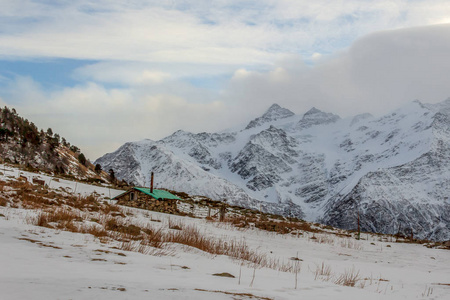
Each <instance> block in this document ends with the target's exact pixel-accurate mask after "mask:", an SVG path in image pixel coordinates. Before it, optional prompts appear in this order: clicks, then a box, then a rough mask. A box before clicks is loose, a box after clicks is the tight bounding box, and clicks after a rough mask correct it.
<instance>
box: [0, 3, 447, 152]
mask: <svg viewBox="0 0 450 300" xmlns="http://www.w3.org/2000/svg"><path fill="white" fill-rule="evenodd" d="M449 70H450V3H449V1H448V0H443V1H439V0H427V1H419V0H414V1H384V0H374V1H370V0H345V1H344V0H341V1H339V0H329V1H326V0H314V1H310V0H293V1H287V0H280V1H273V0H256V1H233V0H223V1H220V0H219V1H202V0H198V1H176V0H167V1H164V0H159V1H139V0H130V1H122V0H98V1H92V0H61V1H51V0H33V1H31V0H0V105H2V106H4V105H7V106H10V107H15V108H16V110H17V111H18V112H19V114H21V115H22V116H24V117H26V118H28V119H29V120H31V121H33V122H34V123H35V124H36V125H37V126H38V127H41V128H44V129H46V128H48V127H51V128H52V129H53V131H54V132H58V133H60V134H61V135H62V136H64V137H66V138H67V140H68V141H70V142H71V143H73V144H75V145H77V146H79V147H80V148H81V149H82V151H83V152H84V153H85V154H86V155H87V157H88V158H90V159H91V160H94V159H96V158H98V157H99V156H101V155H103V154H105V153H106V152H112V151H114V150H115V149H116V148H117V147H119V146H120V145H122V144H123V143H124V142H127V141H135V140H140V139H144V138H150V139H154V140H157V139H160V138H162V137H164V136H167V135H169V134H171V133H172V132H174V131H176V130H178V129H183V130H186V131H192V132H202V131H207V132H213V131H219V130H223V129H226V128H228V127H234V126H235V125H236V124H240V123H246V122H248V121H249V120H251V119H253V118H255V117H257V116H259V115H260V114H262V113H263V112H264V111H265V110H266V109H267V108H268V107H269V106H270V105H271V104H272V103H278V104H280V105H281V106H284V107H286V108H289V109H290V110H292V111H294V112H295V113H298V114H302V113H304V112H306V111H307V110H308V109H310V108H311V107H312V106H315V107H317V108H319V109H321V110H324V111H327V112H333V113H336V114H339V115H341V116H342V117H346V116H351V115H355V114H358V113H363V112H370V113H372V114H375V115H377V114H382V113H385V112H388V111H390V110H392V109H395V108H398V107H399V106H401V105H402V104H404V103H406V102H409V101H412V100H415V99H419V100H420V101H422V102H426V103H433V102H440V101H443V100H445V99H447V98H448V97H450V75H449Z"/></svg>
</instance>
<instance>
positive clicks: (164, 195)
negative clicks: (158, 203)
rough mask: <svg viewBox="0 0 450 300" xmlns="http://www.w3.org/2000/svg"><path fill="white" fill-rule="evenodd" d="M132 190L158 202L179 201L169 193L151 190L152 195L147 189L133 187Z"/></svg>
mask: <svg viewBox="0 0 450 300" xmlns="http://www.w3.org/2000/svg"><path fill="white" fill-rule="evenodd" d="M133 189H135V190H137V191H140V192H143V193H144V194H147V195H149V196H152V197H153V198H155V199H157V200H159V199H175V200H181V199H180V198H179V197H177V196H175V195H174V194H171V193H169V192H168V191H163V190H156V189H153V193H150V189H149V188H142V187H134V188H133Z"/></svg>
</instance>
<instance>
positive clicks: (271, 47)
mask: <svg viewBox="0 0 450 300" xmlns="http://www.w3.org/2000/svg"><path fill="white" fill-rule="evenodd" d="M0 5H1V6H0V16H5V17H6V18H4V20H3V21H1V19H0V26H1V27H2V29H3V30H2V33H1V34H0V44H1V45H2V47H1V49H0V56H3V57H65V58H75V59H94V60H121V61H125V60H129V61H139V62H166V63H173V62H178V63H201V64H204V63H208V64H216V65H219V64H244V65H261V64H263V65H270V64H272V63H273V62H274V61H275V60H276V59H277V58H279V57H280V56H282V55H284V54H287V53H299V52H302V53H307V54H308V55H312V54H313V53H314V52H317V51H319V52H322V53H324V52H326V53H330V52H334V51H335V50H336V49H342V48H345V47H346V46H348V44H349V41H351V40H353V39H355V38H356V37H358V36H362V35H364V34H367V33H369V32H373V31H377V30H383V29H390V28H402V27H409V26H418V25H429V24H437V23H441V22H444V21H445V20H447V19H448V15H450V6H449V5H448V3H447V2H446V1H439V0H430V1H427V2H426V3H423V2H420V1H414V2H411V1H388V0H382V1H370V2H362V1H357V0H346V1H334V0H333V1H328V0H321V1H319V0H318V1H306V0H303V1H276V2H273V1H269V0H266V1H264V0H262V1H255V2H249V3H246V4H245V5H244V4H243V3H242V2H241V1H217V2H209V1H196V2H195V4H189V3H184V4H182V5H181V4H180V3H177V2H161V1H150V2H149V1H131V2H127V3H126V4H125V3H124V2H123V1H119V0H116V1H113V0H110V1H96V2H92V1H88V0H79V1H69V2H63V3H59V4H52V2H36V1H30V0H18V1H14V2H9V3H5V2H2V4H0ZM30 20H32V21H30ZM30 22H31V23H30Z"/></svg>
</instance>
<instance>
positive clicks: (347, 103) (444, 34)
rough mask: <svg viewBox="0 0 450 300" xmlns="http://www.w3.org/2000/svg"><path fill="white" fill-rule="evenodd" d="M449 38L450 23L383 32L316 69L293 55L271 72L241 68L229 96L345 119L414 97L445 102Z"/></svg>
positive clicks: (449, 88) (448, 87) (254, 104)
mask: <svg viewBox="0 0 450 300" xmlns="http://www.w3.org/2000/svg"><path fill="white" fill-rule="evenodd" d="M449 36H450V24H449V25H436V26H427V27H417V28H410V29H402V30H394V31H383V32H378V33H374V34H370V35H367V36H365V37H363V38H361V39H359V40H357V41H356V42H355V43H354V44H353V45H352V46H351V47H350V48H349V49H348V50H346V51H343V52H341V53H340V54H337V55H335V56H333V57H328V58H322V59H321V60H320V62H319V63H318V64H316V65H314V66H310V67H307V66H305V64H303V63H302V62H301V61H300V60H298V59H297V60H295V59H293V58H292V57H290V58H288V59H287V60H286V61H284V62H283V63H278V64H277V66H275V67H274V69H273V71H271V72H249V71H243V70H240V71H238V72H236V73H235V76H234V77H233V79H232V81H231V85H230V87H229V88H228V90H227V98H228V99H233V100H234V101H236V102H243V103H245V106H246V107H248V108H249V109H250V108H251V107H268V106H269V105H270V104H271V103H273V102H278V103H279V104H282V105H285V106H287V107H288V108H292V109H293V110H295V111H297V112H299V113H302V112H304V111H306V110H307V109H309V108H310V107H311V106H316V107H318V108H320V109H323V110H327V111H331V112H334V113H339V114H341V115H343V116H348V115H352V114H356V113H362V112H372V113H381V112H387V111H389V110H392V109H395V108H397V107H398V106H399V105H401V104H403V103H405V102H408V101H412V100H414V99H419V100H422V101H424V102H437V101H443V100H444V99H446V98H447V97H449V96H450V81H449V79H448V75H447V74H448V70H449V69H450V39H449V38H448V37H449ZM283 66H289V68H287V67H285V68H283ZM279 74H282V76H278V75H279ZM243 75H245V76H243Z"/></svg>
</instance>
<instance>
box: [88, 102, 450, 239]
mask: <svg viewBox="0 0 450 300" xmlns="http://www.w3.org/2000/svg"><path fill="white" fill-rule="evenodd" d="M449 153H450V99H449V100H446V101H444V102H441V103H438V104H423V103H421V102H419V101H414V102H411V103H409V104H407V105H405V106H403V107H401V108H399V109H398V110H396V111H394V112H392V113H390V114H387V115H385V116H382V117H380V118H375V117H373V116H372V115H370V114H362V115H358V116H355V117H353V118H344V119H342V118H340V117H339V116H337V115H335V114H332V113H326V112H322V111H320V110H318V109H317V108H312V109H311V110H309V111H308V112H306V113H305V114H303V115H295V114H294V113H292V112H291V111H290V110H288V109H285V108H282V107H280V106H279V105H277V104H274V105H272V106H271V107H270V108H269V110H268V111H267V112H266V113H265V114H263V115H262V116H261V117H259V118H256V119H254V120H252V121H251V122H249V124H248V125H247V126H246V127H245V128H243V129H242V130H240V131H234V132H222V133H205V132H204V133H198V134H194V133H189V132H185V131H177V132H175V133H174V134H172V135H171V136H169V137H166V138H164V139H162V140H160V141H151V140H144V141H140V142H133V143H127V144H125V145H123V146H122V147H120V148H119V149H118V150H117V151H115V152H113V153H109V154H106V155H105V156H103V157H101V158H99V159H98V160H97V161H96V163H99V164H101V165H102V167H103V168H104V169H109V168H112V169H114V171H115V172H116V176H117V177H118V178H123V179H125V180H127V181H133V182H135V183H136V184H139V185H148V184H149V176H150V172H151V171H154V172H155V173H156V178H157V184H159V185H161V187H166V188H170V189H174V190H179V191H184V192H187V193H189V194H198V195H206V196H208V197H210V198H212V199H215V200H224V199H227V200H228V201H229V202H230V203H231V204H237V205H241V206H246V207H252V208H258V206H259V207H262V209H264V210H266V211H267V212H273V213H280V212H281V213H283V214H285V215H292V216H302V217H304V218H305V219H306V220H309V221H321V222H324V223H327V224H331V225H335V226H339V227H342V228H346V229H356V227H357V215H358V214H359V215H360V220H361V226H362V229H363V230H367V231H374V232H384V233H397V232H400V233H403V234H410V232H412V233H413V234H414V235H415V236H417V237H419V238H428V239H436V240H448V239H450V219H449V217H448V216H450V202H449V200H448V196H447V195H448V192H449V188H448V186H450V185H449V183H450V182H449V181H450V164H449V163H448V161H449V158H450V156H449Z"/></svg>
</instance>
